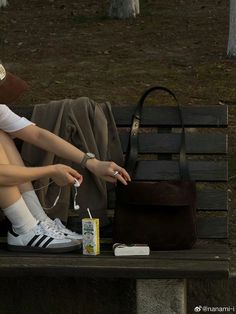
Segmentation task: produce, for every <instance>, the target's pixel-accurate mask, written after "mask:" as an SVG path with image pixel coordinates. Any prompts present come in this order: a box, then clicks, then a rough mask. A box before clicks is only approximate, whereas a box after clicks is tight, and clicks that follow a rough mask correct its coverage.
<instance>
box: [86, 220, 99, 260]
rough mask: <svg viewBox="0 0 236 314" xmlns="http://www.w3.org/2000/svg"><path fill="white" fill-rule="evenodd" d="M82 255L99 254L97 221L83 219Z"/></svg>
mask: <svg viewBox="0 0 236 314" xmlns="http://www.w3.org/2000/svg"><path fill="white" fill-rule="evenodd" d="M82 232H83V254H85V255H98V254H100V239H99V219H97V218H83V219H82Z"/></svg>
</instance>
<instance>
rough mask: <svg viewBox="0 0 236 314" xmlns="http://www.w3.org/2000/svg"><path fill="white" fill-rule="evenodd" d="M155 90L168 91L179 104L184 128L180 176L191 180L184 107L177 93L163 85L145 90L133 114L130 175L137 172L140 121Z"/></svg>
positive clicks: (180, 154)
mask: <svg viewBox="0 0 236 314" xmlns="http://www.w3.org/2000/svg"><path fill="white" fill-rule="evenodd" d="M154 90H161V91H165V92H167V93H168V94H169V95H171V96H172V97H173V99H174V100H175V103H176V104H177V106H178V112H179V119H180V124H181V128H182V131H181V143H180V152H179V169H180V178H181V180H189V179H190V173H189V167H188V162H187V156H186V140H185V128H184V123H183V116H182V109H181V107H180V105H179V102H178V100H177V98H176V96H175V94H174V93H173V92H172V91H171V90H169V89H168V88H166V87H161V86H154V87H151V88H149V89H148V90H147V91H145V92H144V94H143V95H142V96H141V98H140V100H139V102H138V105H137V107H136V110H135V112H134V114H133V119H132V126H131V130H130V136H129V144H128V150H127V154H126V161H125V168H126V170H127V171H128V173H129V174H130V176H131V177H133V176H134V174H135V170H136V162H137V158H138V133H139V132H138V131H139V127H140V122H141V118H142V110H143V105H144V101H145V99H146V98H147V96H148V95H149V94H150V93H151V92H153V91H154Z"/></svg>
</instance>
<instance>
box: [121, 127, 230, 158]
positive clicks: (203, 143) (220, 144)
mask: <svg viewBox="0 0 236 314" xmlns="http://www.w3.org/2000/svg"><path fill="white" fill-rule="evenodd" d="M120 140H121V145H122V149H123V152H126V151H127V147H128V140H129V134H128V132H127V133H120ZM180 141H181V135H180V134H174V133H170V134H163V133H162V134H158V133H140V134H139V152H140V153H141V154H154V153H156V154H161V153H170V154H177V153H179V147H180ZM186 152H187V153H188V154H201V155H202V154H226V153H227V136H226V135H225V134H222V133H218V134H208V133H207V134H191V133H189V134H186Z"/></svg>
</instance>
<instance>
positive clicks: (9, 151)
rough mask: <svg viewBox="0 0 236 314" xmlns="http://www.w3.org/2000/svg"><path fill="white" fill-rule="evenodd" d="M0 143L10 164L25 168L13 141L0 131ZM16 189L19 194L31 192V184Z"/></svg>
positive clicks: (27, 183)
mask: <svg viewBox="0 0 236 314" xmlns="http://www.w3.org/2000/svg"><path fill="white" fill-rule="evenodd" d="M0 143H1V144H2V146H3V147H4V150H5V153H6V155H7V158H8V161H9V163H10V164H12V165H18V166H22V167H25V165H24V162H23V160H22V158H21V155H20V153H19V151H18V150H17V148H16V145H15V143H14V141H13V140H12V138H11V137H10V136H9V135H8V134H7V133H5V132H3V131H1V130H0ZM18 188H19V190H20V192H21V194H22V193H24V192H27V191H31V190H33V186H32V184H31V182H26V183H23V184H21V185H19V187H18Z"/></svg>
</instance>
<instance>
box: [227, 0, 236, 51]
mask: <svg viewBox="0 0 236 314" xmlns="http://www.w3.org/2000/svg"><path fill="white" fill-rule="evenodd" d="M227 55H228V56H229V57H236V1H235V0H230V19H229V40H228V49H227Z"/></svg>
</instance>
